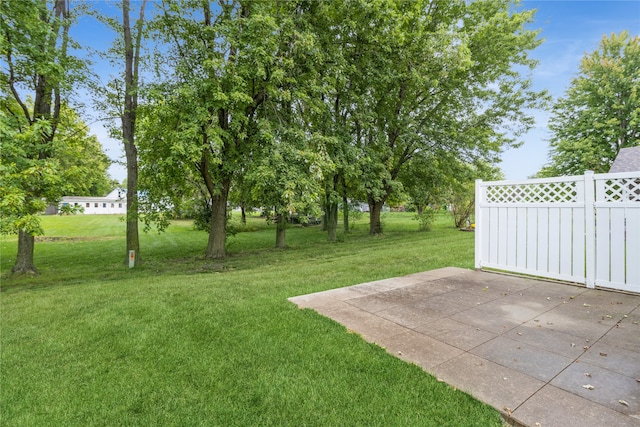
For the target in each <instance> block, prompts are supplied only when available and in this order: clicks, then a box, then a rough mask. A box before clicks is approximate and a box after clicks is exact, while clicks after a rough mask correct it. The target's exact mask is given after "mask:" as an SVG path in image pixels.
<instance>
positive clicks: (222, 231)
mask: <svg viewBox="0 0 640 427" xmlns="http://www.w3.org/2000/svg"><path fill="white" fill-rule="evenodd" d="M135 6H136V10H132V6H131V4H130V2H129V0H122V2H121V3H120V12H121V15H120V16H104V15H102V14H101V13H100V11H99V10H94V11H88V13H92V14H93V15H94V16H96V17H97V18H98V19H99V20H100V21H101V22H103V23H104V24H105V25H107V26H109V27H110V28H112V29H113V30H114V33H113V34H114V43H113V47H112V48H111V49H110V50H109V51H108V52H105V53H104V55H105V56H106V57H108V58H109V59H110V60H111V61H112V62H113V63H115V64H117V65H118V66H119V67H120V73H119V74H118V75H116V76H112V79H111V80H110V81H109V82H108V84H107V85H95V84H93V85H91V84H89V86H90V87H91V88H92V89H93V91H92V93H93V94H94V96H95V98H96V100H97V103H98V104H99V105H100V107H101V108H102V110H103V111H105V112H107V113H108V114H106V115H108V116H112V117H117V121H115V122H113V123H112V126H113V131H114V134H117V135H118V136H119V139H121V140H122V141H123V147H124V149H125V154H126V160H127V197H128V212H127V253H128V251H130V250H134V251H136V253H137V254H138V257H139V252H140V248H139V243H138V240H137V235H138V228H137V226H138V222H139V212H141V211H145V210H146V213H145V216H144V218H145V219H146V220H153V221H156V222H157V223H158V224H159V225H160V226H161V227H162V226H163V225H166V224H167V216H166V215H164V214H163V212H162V210H161V209H159V207H162V206H171V207H172V208H173V209H178V208H180V207H181V206H184V204H185V203H186V202H187V201H188V203H192V201H193V200H199V201H200V203H201V204H203V205H204V206H206V208H207V209H208V210H207V212H208V227H209V230H208V232H209V240H208V244H207V248H206V252H205V254H206V257H207V258H214V259H215V258H224V257H225V241H226V229H227V227H226V225H227V206H228V205H229V203H230V202H231V201H233V203H235V204H237V205H239V206H243V207H251V206H268V207H270V208H271V209H273V212H274V217H275V222H276V224H277V227H276V228H277V231H276V245H277V246H284V245H286V240H285V230H286V219H287V217H288V215H289V214H290V213H292V212H301V213H307V212H315V211H316V210H320V211H322V212H323V215H324V224H325V227H326V229H327V235H328V239H329V240H330V241H335V240H336V234H337V230H338V209H339V206H340V205H342V206H344V207H347V206H348V203H347V202H348V200H350V199H357V200H364V201H366V202H367V204H368V205H369V211H370V223H369V232H370V234H378V233H381V232H382V224H381V221H380V213H381V211H382V206H383V205H384V204H385V203H386V202H388V201H389V200H390V199H392V198H393V197H398V195H399V194H405V195H407V196H408V197H411V199H412V200H413V202H414V203H415V204H416V205H418V206H419V207H420V208H421V207H423V206H426V205H427V204H429V203H434V202H439V201H441V200H443V197H444V193H446V191H450V190H447V189H451V188H455V187H456V186H458V187H460V186H464V185H465V184H464V182H468V181H465V180H468V179H469V178H470V179H471V180H472V179H473V178H485V179H491V178H494V177H496V173H497V168H496V167H495V166H494V165H495V163H496V162H497V161H498V158H499V154H500V152H501V151H502V150H504V149H505V148H507V147H510V146H517V145H518V144H519V141H518V137H519V136H520V135H521V134H522V133H524V132H526V131H527V130H528V129H529V128H530V127H531V126H532V125H533V118H532V117H531V115H530V112H531V110H532V109H534V108H538V107H540V106H542V105H544V104H545V102H546V101H547V99H548V97H547V95H546V93H545V92H539V91H534V90H533V89H532V87H531V80H530V74H529V71H530V70H531V69H533V68H534V67H535V65H536V62H535V61H534V60H532V59H531V58H530V57H529V53H530V52H531V50H532V49H534V48H535V47H536V46H538V45H539V44H540V43H541V40H540V39H539V37H538V32H537V31H535V30H531V29H529V26H530V24H531V23H532V22H533V18H534V12H535V11H532V10H524V9H522V8H521V7H520V5H519V4H518V2H516V1H512V0H477V1H473V2H466V1H459V0H379V1H375V2H372V1H368V0H342V1H339V0H332V1H322V0H312V1H305V0H296V1H278V0H271V1H242V0H219V1H216V2H211V1H203V0H180V1H174V0H171V1H169V0H163V1H158V2H155V3H149V4H147V2H146V1H142V2H136V3H135ZM1 7H2V9H1V10H2V21H1V23H2V32H3V38H4V43H3V47H2V56H3V58H4V61H5V63H6V66H5V65H3V69H2V74H1V75H2V87H3V102H4V103H6V104H7V105H9V104H10V103H13V104H12V105H14V107H11V108H4V109H3V111H2V112H0V114H2V116H0V117H2V120H3V122H4V123H7V125H5V124H4V123H3V128H2V129H3V133H4V137H3V151H4V150H5V149H6V147H11V148H12V149H14V150H15V159H17V160H16V161H15V162H13V161H12V162H13V163H9V162H7V161H5V159H4V154H3V171H2V173H3V176H5V174H6V173H7V171H9V170H10V172H11V173H10V176H11V186H7V188H9V187H10V188H11V190H10V191H12V192H13V193H11V194H13V196H12V197H13V199H11V197H7V195H6V194H3V202H2V204H1V205H0V207H1V208H2V212H3V220H2V221H3V222H2V224H3V231H6V230H9V231H17V232H18V233H19V240H18V242H19V249H18V261H17V262H16V266H15V267H14V271H16V272H26V271H35V266H34V265H33V236H34V235H36V234H38V233H40V232H41V230H40V229H39V223H38V219H37V213H38V212H39V210H40V208H41V206H40V204H41V203H42V202H41V201H42V200H43V199H48V200H55V199H56V197H59V195H60V194H61V193H60V191H61V186H60V182H63V181H64V182H70V183H72V181H65V178H64V168H63V167H62V165H63V163H62V162H61V160H60V157H59V156H58V155H57V154H56V152H55V150H54V149H53V147H54V146H56V144H57V141H58V139H59V138H58V136H59V133H58V132H56V127H57V125H58V123H59V122H60V110H61V105H63V104H64V102H63V100H64V96H65V95H69V94H71V93H72V92H73V88H74V85H75V84H77V83H79V82H82V81H85V82H87V81H90V79H89V78H88V77H87V76H88V73H89V71H90V68H89V67H88V65H87V63H86V62H85V61H84V60H83V59H82V58H79V57H77V56H75V57H74V56H73V55H72V54H71V51H70V49H69V46H76V47H77V45H76V44H75V43H76V42H75V41H72V40H71V39H70V37H69V28H70V26H71V25H73V22H74V19H75V16H74V13H73V12H74V11H71V10H69V4H68V3H67V2H65V1H64V0H55V1H51V0H29V1H27V0H25V1H21V2H3V3H2V6H1ZM83 11H84V10H77V11H75V12H76V13H80V12H83ZM132 12H134V15H135V17H134V19H133V21H132V19H131V17H130V15H131V13H132ZM80 42H81V43H82V42H86V41H83V40H80ZM5 90H6V92H4V91H5ZM29 91H30V92H29ZM25 92H29V93H34V94H35V102H34V105H33V107H32V109H31V110H30V107H29V106H28V105H27V102H25V101H24V95H23V94H24V93H25ZM16 102H17V104H18V106H17V107H15V103H16ZM20 115H22V116H24V119H23V118H20V119H19V120H17V119H16V120H14V122H10V121H11V120H13V118H14V117H18V116H20ZM18 121H22V122H24V124H23V125H20V126H17V125H16V124H17V123H18ZM5 138H6V140H5ZM6 176H9V175H6ZM34 177H37V178H34ZM4 179H6V178H4ZM3 188H4V184H3ZM3 191H8V190H5V189H3ZM141 193H143V194H144V195H145V197H144V199H143V200H137V195H138V194H141ZM7 194H9V193H7ZM11 200H13V201H11ZM150 207H152V209H149V208H150ZM344 217H345V218H348V211H345V215H344ZM345 227H348V224H347V223H345Z"/></svg>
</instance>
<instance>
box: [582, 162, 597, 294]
mask: <svg viewBox="0 0 640 427" xmlns="http://www.w3.org/2000/svg"><path fill="white" fill-rule="evenodd" d="M595 200H596V196H595V191H594V175H593V171H585V173H584V221H585V224H584V232H585V251H586V253H585V267H586V272H585V276H586V277H585V283H586V285H587V288H592V289H593V288H595V287H596V284H595V278H596V215H595V206H594V204H595Z"/></svg>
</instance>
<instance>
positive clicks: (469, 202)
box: [447, 162, 504, 228]
mask: <svg viewBox="0 0 640 427" xmlns="http://www.w3.org/2000/svg"><path fill="white" fill-rule="evenodd" d="M476 179H482V180H484V181H495V180H500V179H504V176H503V174H502V171H501V170H500V169H499V168H497V167H495V166H492V165H490V164H487V163H484V162H475V163H473V164H469V163H458V164H457V165H456V168H455V175H453V178H452V179H451V180H450V181H449V185H448V187H447V190H448V199H447V202H448V205H449V209H450V210H451V215H452V217H453V222H454V225H455V226H456V227H457V228H462V227H466V226H467V221H472V217H473V215H474V213H475V196H476V192H475V180H476Z"/></svg>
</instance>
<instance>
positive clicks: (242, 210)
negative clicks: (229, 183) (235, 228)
mask: <svg viewBox="0 0 640 427" xmlns="http://www.w3.org/2000/svg"><path fill="white" fill-rule="evenodd" d="M240 212H241V213H242V225H247V211H246V209H245V208H244V203H241V204H240Z"/></svg>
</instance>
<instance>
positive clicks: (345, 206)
mask: <svg viewBox="0 0 640 427" xmlns="http://www.w3.org/2000/svg"><path fill="white" fill-rule="evenodd" d="M342 224H343V226H344V232H345V233H348V232H349V199H347V195H346V194H345V195H343V196H342Z"/></svg>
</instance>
